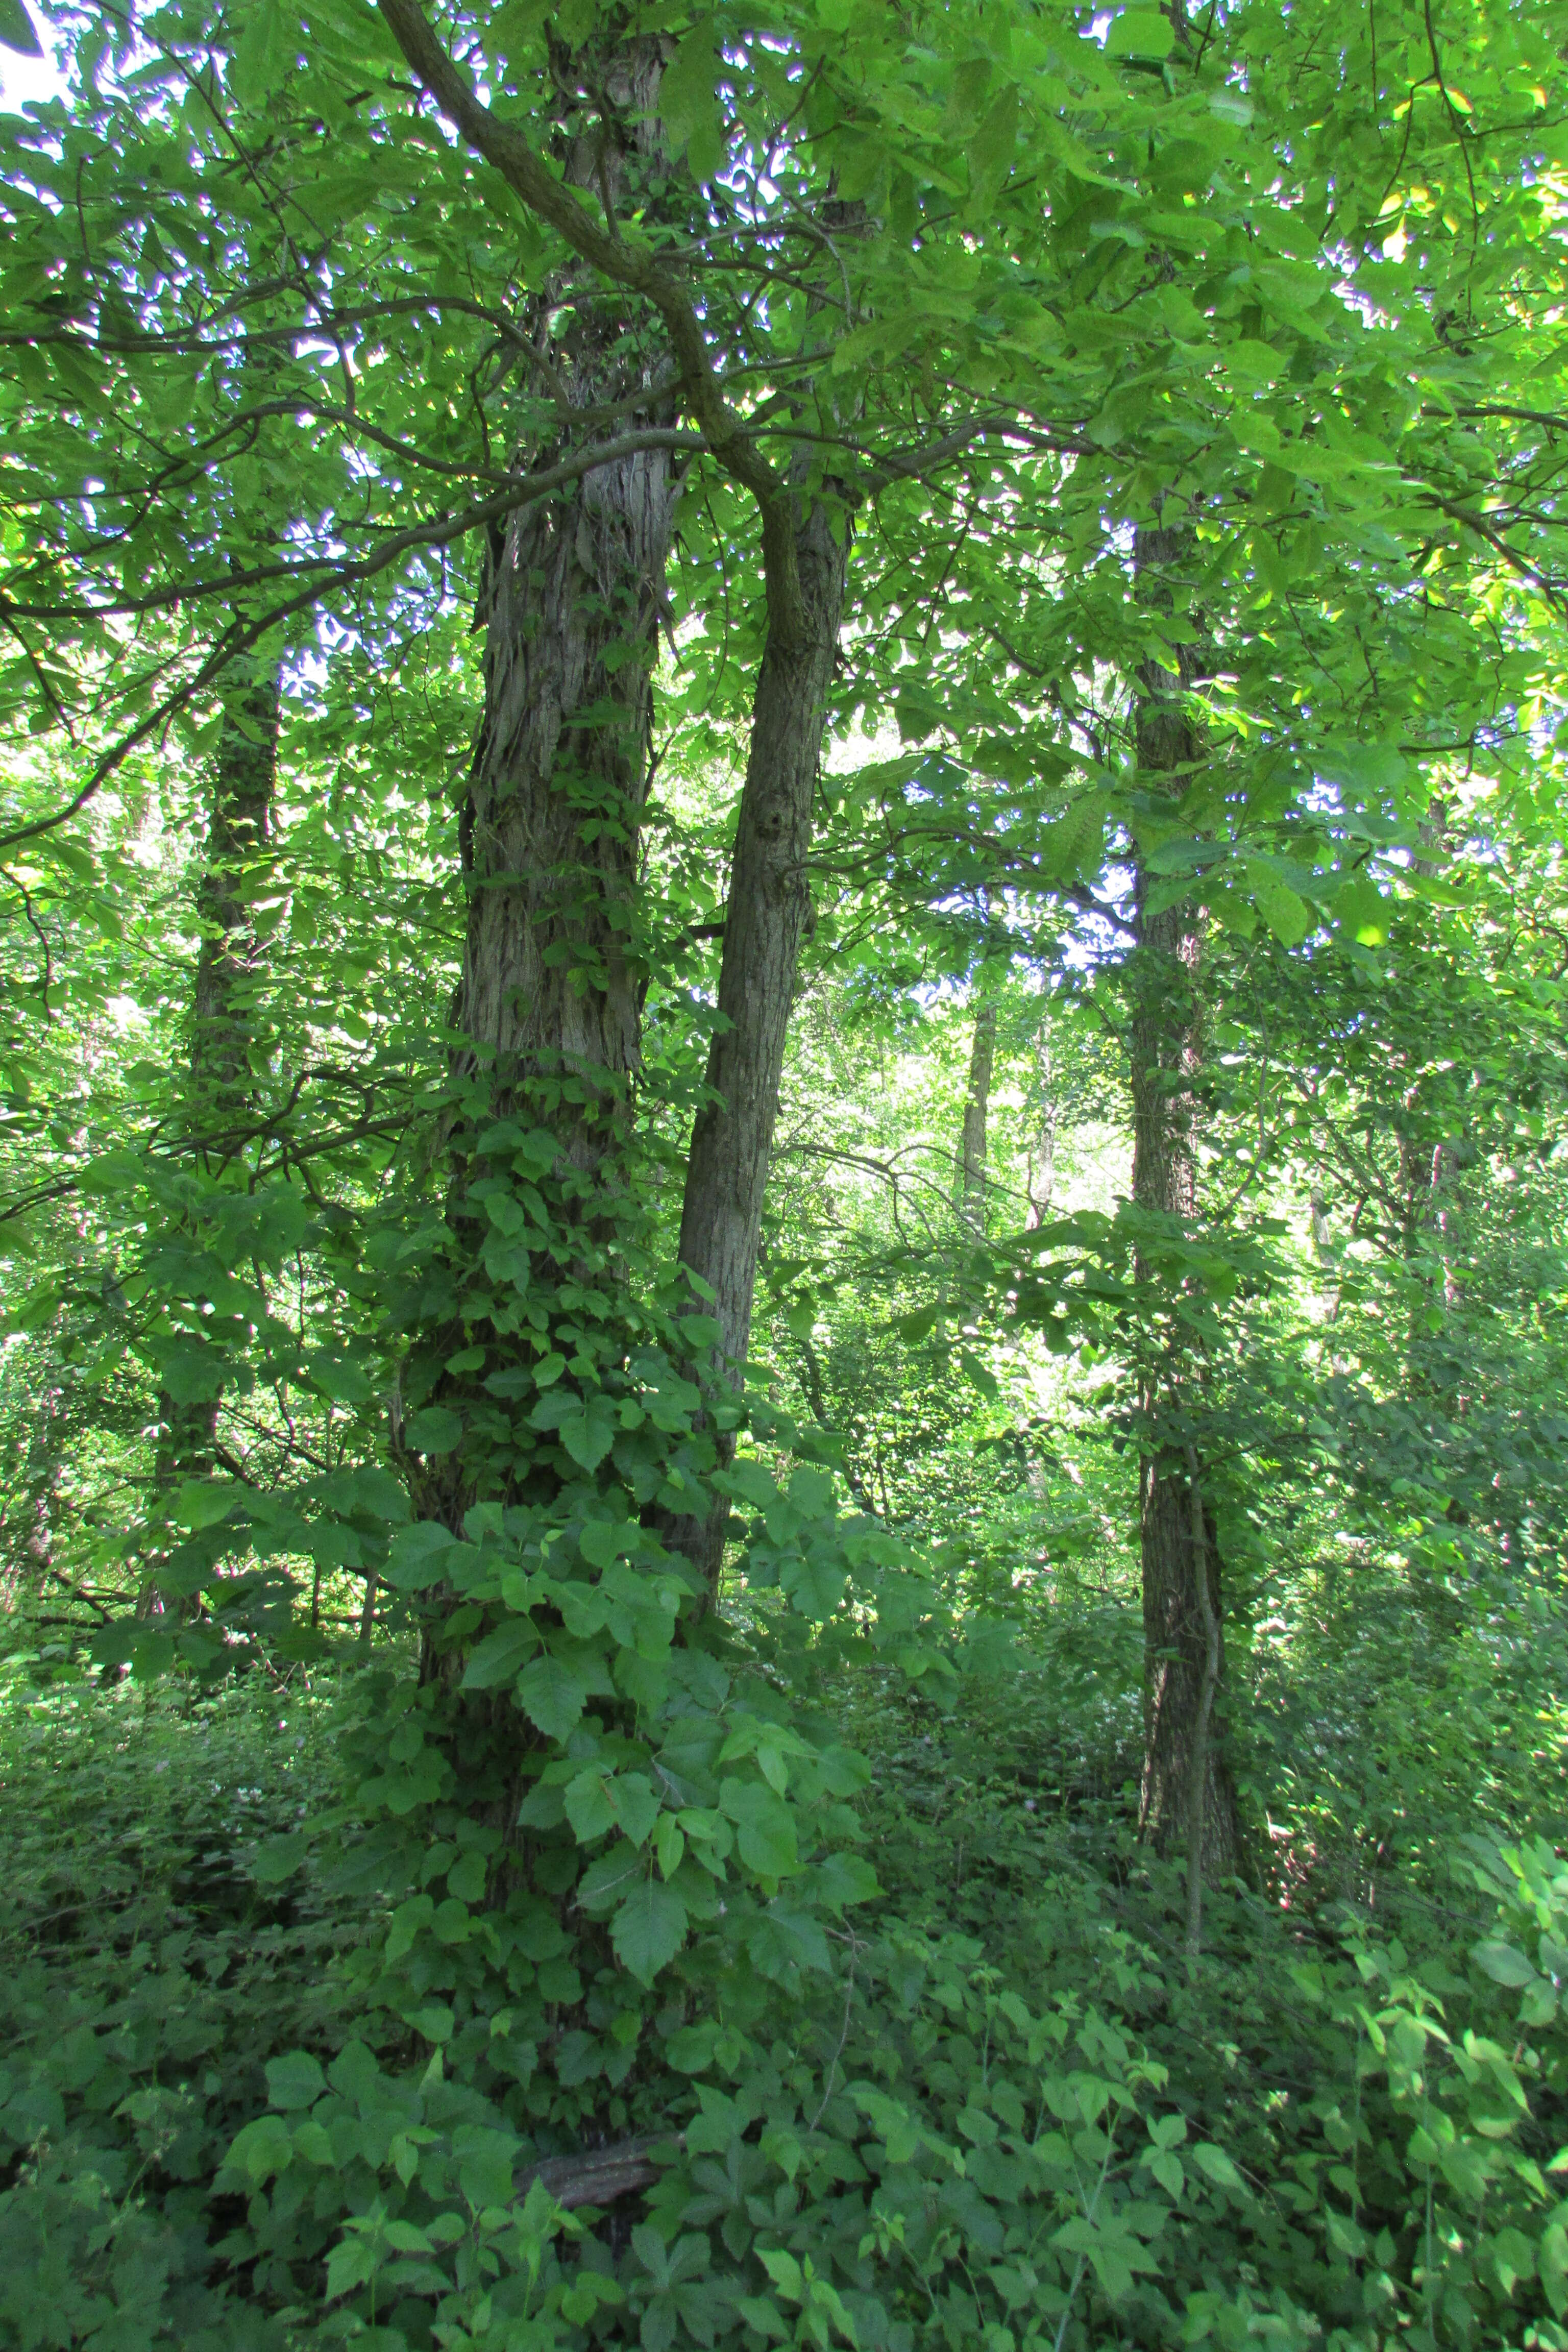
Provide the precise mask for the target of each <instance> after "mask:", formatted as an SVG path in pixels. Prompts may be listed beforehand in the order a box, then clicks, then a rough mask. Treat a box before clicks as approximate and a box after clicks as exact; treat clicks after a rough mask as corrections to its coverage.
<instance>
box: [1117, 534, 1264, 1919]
mask: <svg viewBox="0 0 1568 2352" xmlns="http://www.w3.org/2000/svg"><path fill="white" fill-rule="evenodd" d="M1192 543H1193V542H1192V539H1191V535H1190V533H1188V532H1187V531H1185V530H1164V529H1159V530H1140V531H1139V532H1138V534H1137V541H1136V549H1135V555H1134V562H1135V564H1136V567H1137V572H1138V575H1139V583H1140V589H1141V593H1142V595H1143V597H1144V599H1145V600H1146V601H1147V602H1148V603H1150V604H1154V605H1157V606H1164V607H1166V608H1168V607H1169V604H1170V601H1171V593H1170V586H1169V584H1168V583H1169V577H1170V574H1171V572H1173V569H1174V568H1175V567H1176V566H1177V565H1178V564H1179V563H1180V562H1182V560H1183V559H1184V556H1186V555H1187V554H1188V553H1189V552H1190V551H1191V548H1192ZM1198 674H1199V665H1198V660H1197V657H1196V654H1195V652H1194V649H1193V648H1191V647H1187V646H1184V647H1183V649H1182V651H1181V654H1180V656H1178V668H1177V670H1176V671H1175V672H1174V673H1173V672H1172V671H1170V670H1168V669H1165V668H1163V667H1161V666H1160V665H1159V664H1157V663H1154V662H1148V663H1145V664H1144V665H1143V666H1142V668H1141V669H1140V671H1139V675H1138V692H1139V699H1138V710H1137V751H1138V766H1139V769H1140V771H1141V772H1142V773H1143V774H1144V775H1145V776H1147V777H1148V778H1149V779H1150V782H1151V783H1152V785H1153V786H1154V788H1155V789H1157V790H1162V791H1163V792H1165V793H1168V794H1170V796H1171V797H1172V798H1173V799H1179V798H1180V797H1181V794H1182V793H1183V791H1184V786H1185V780H1186V776H1187V774H1188V773H1189V772H1191V770H1192V767H1193V765H1194V763H1195V762H1196V761H1198V760H1199V759H1200V758H1201V756H1202V745H1201V742H1200V740H1199V739H1198V736H1197V734H1196V731H1195V730H1194V727H1193V724H1192V722H1191V720H1190V719H1189V717H1188V715H1187V711H1186V708H1185V696H1186V694H1187V693H1188V691H1189V690H1190V688H1192V686H1193V685H1194V681H1195V679H1196V677H1197V676H1198ZM1151 897H1152V887H1151V884H1150V880H1149V877H1147V875H1146V874H1145V873H1144V871H1143V869H1142V866H1140V867H1139V869H1138V871H1137V875H1136V879H1135V910H1136V911H1135V918H1134V920H1135V929H1136V936H1137V944H1136V947H1135V950H1134V952H1133V955H1132V958H1131V971H1130V978H1131V988H1132V1000H1133V1001H1132V1021H1131V1075H1132V1195H1133V1199H1134V1201H1135V1202H1137V1204H1138V1206H1139V1207H1140V1208H1142V1209H1148V1210H1152V1211H1154V1212H1156V1213H1159V1214H1161V1215H1163V1216H1166V1217H1173V1218H1179V1219H1180V1220H1181V1221H1182V1222H1183V1223H1191V1222H1192V1221H1193V1219H1194V1217H1195V1216H1196V1213H1197V1135H1198V1121H1199V1108H1198V1101H1197V1096H1196V1091H1195V1087H1196V1080H1197V1077H1198V1074H1199V1072H1200V1070H1201V1068H1202V1065H1203V1001H1202V995H1201V985H1200V983H1201V967H1202V954H1203V917H1202V914H1201V912H1200V911H1199V910H1198V909H1197V908H1195V907H1194V906H1193V905H1192V904H1191V903H1190V902H1187V901H1182V902H1179V903H1178V904H1177V905H1176V906H1173V907H1165V908H1152V907H1151V905H1150V903H1149V901H1150V898H1151ZM1147 1273H1148V1269H1147V1268H1146V1267H1144V1266H1142V1265H1141V1266H1140V1267H1139V1268H1138V1275H1139V1278H1140V1279H1141V1280H1142V1279H1145V1278H1147ZM1183 1370H1184V1364H1183V1362H1182V1360H1180V1358H1179V1357H1178V1355H1177V1353H1176V1351H1175V1350H1174V1348H1173V1349H1172V1353H1171V1355H1170V1357H1169V1360H1167V1361H1166V1362H1164V1363H1163V1364H1156V1365H1154V1366H1153V1367H1152V1368H1151V1370H1150V1372H1149V1374H1148V1375H1147V1380H1146V1386H1145V1391H1144V1396H1143V1407H1144V1411H1145V1413H1146V1414H1147V1415H1148V1416H1149V1417H1150V1418H1151V1419H1153V1418H1154V1417H1156V1416H1157V1415H1159V1414H1160V1413H1161V1412H1163V1409H1164V1407H1165V1405H1166V1403H1167V1402H1168V1401H1169V1398H1170V1396H1171V1393H1172V1391H1173V1390H1174V1389H1175V1388H1176V1387H1177V1386H1178V1385H1179V1384H1180V1381H1181V1378H1182V1373H1183ZM1192 1465H1193V1466H1192V1467H1191V1468H1190V1469H1189V1467H1188V1465H1187V1462H1186V1461H1185V1460H1184V1456H1183V1454H1182V1453H1180V1452H1178V1451H1177V1450H1176V1448H1175V1447H1174V1446H1170V1445H1167V1446H1165V1447H1163V1448H1162V1449H1161V1451H1160V1452H1158V1453H1157V1454H1152V1455H1145V1456H1144V1458H1143V1460H1142V1464H1141V1465H1140V1472H1139V1533H1140V1545H1141V1550H1142V1581H1143V1660H1144V1663H1143V1734H1144V1737H1143V1780H1142V1801H1141V1808H1140V1811H1141V1821H1140V1828H1141V1833H1142V1835H1143V1836H1144V1837H1146V1838H1147V1839H1149V1840H1150V1841H1151V1842H1152V1843H1153V1844H1154V1845H1155V1846H1156V1847H1157V1848H1159V1849H1160V1850H1161V1851H1169V1850H1170V1849H1171V1848H1173V1847H1174V1846H1177V1845H1178V1844H1179V1843H1182V1842H1184V1841H1185V1842H1188V1843H1190V1841H1191V1836H1192V1824H1193V1823H1194V1822H1195V1821H1200V1820H1201V1822H1202V1824H1203V1853H1202V1857H1201V1861H1202V1875H1203V1876H1204V1877H1205V1878H1206V1879H1208V1880H1209V1881H1211V1882H1212V1881H1214V1880H1215V1879H1218V1878H1223V1877H1225V1876H1226V1874H1229V1873H1231V1872H1233V1871H1234V1870H1235V1869H1236V1866H1237V1856H1238V1853H1239V1835H1238V1829H1237V1810H1236V1791H1235V1787H1234V1784H1233V1782H1232V1780H1231V1776H1230V1773H1229V1770H1228V1768H1227V1766H1226V1761H1225V1757H1224V1754H1223V1750H1222V1748H1221V1747H1220V1744H1219V1742H1218V1740H1217V1738H1211V1737H1210V1729H1211V1724H1210V1719H1209V1708H1210V1707H1211V1706H1215V1705H1216V1704H1217V1701H1216V1693H1220V1694H1222V1693H1223V1688H1224V1650H1223V1639H1221V1641H1220V1644H1219V1651H1220V1654H1219V1663H1218V1664H1217V1666H1216V1665H1215V1661H1214V1657H1213V1651H1212V1646H1211V1626H1210V1619H1211V1614H1212V1621H1213V1627H1214V1628H1217V1629H1219V1632H1220V1633H1221V1635H1222V1636H1223V1628H1224V1622H1225V1619H1224V1606H1223V1596H1222V1593H1221V1589H1220V1572H1219V1571H1220V1555H1219V1545H1218V1540H1217V1532H1216V1529H1215V1524H1214V1518H1213V1515H1212V1513H1211V1512H1209V1511H1207V1510H1206V1509H1204V1510H1203V1513H1202V1519H1201V1522H1200V1520H1199V1518H1198V1516H1197V1511H1198V1509H1199V1508H1201V1502H1200V1501H1199V1498H1198V1497H1196V1496H1194V1479H1195V1478H1196V1477H1197V1475H1198V1473H1199V1466H1200V1465H1198V1463H1197V1458H1196V1456H1195V1454H1194V1456H1193V1457H1192ZM1199 1524H1201V1525H1202V1526H1203V1528H1204V1529H1205V1535H1206V1538H1207V1539H1206V1541H1205V1543H1204V1544H1202V1545H1201V1546H1200V1545H1199V1544H1198V1543H1197V1541H1196V1540H1195V1536H1196V1530H1197V1527H1198V1526H1199ZM1200 1579H1203V1580H1205V1581H1203V1582H1200ZM1205 1604H1206V1605H1205ZM1205 1692H1206V1694H1207V1696H1206V1697H1205ZM1212 1728H1213V1730H1214V1731H1215V1733H1217V1732H1218V1731H1219V1729H1220V1725H1219V1722H1218V1720H1217V1716H1216V1717H1215V1719H1214V1720H1213V1725H1212ZM1200 1775H1201V1783H1200V1780H1199V1776H1200Z"/></svg>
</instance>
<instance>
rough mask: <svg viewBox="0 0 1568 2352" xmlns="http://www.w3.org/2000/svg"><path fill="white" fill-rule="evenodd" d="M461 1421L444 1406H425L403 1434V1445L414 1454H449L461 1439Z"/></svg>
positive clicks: (458, 1414)
mask: <svg viewBox="0 0 1568 2352" xmlns="http://www.w3.org/2000/svg"><path fill="white" fill-rule="evenodd" d="M462 1434H463V1420H462V1415H461V1414H460V1413H456V1412H452V1410H451V1408H450V1407H449V1406H447V1405H444V1404H427V1405H426V1408H425V1410H424V1412H416V1414H415V1415H414V1417H413V1419H412V1420H411V1421H410V1422H409V1423H408V1425H407V1427H406V1429H405V1432H404V1443H405V1444H406V1445H408V1446H410V1447H411V1448H412V1450H413V1451H414V1452H415V1453H416V1454H450V1453H451V1452H452V1450H453V1448H454V1447H455V1446H457V1445H458V1444H459V1443H460V1442H461V1439H462Z"/></svg>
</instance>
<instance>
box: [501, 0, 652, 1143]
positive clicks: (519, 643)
mask: <svg viewBox="0 0 1568 2352" xmlns="http://www.w3.org/2000/svg"><path fill="white" fill-rule="evenodd" d="M555 63H556V71H557V78H558V80H559V82H560V84H561V87H562V91H563V112H564V117H565V120H564V123H563V139H562V148H563V159H564V161H565V163H566V177H567V179H568V181H569V182H570V183H571V184H574V185H576V186H591V187H593V188H595V190H596V191H597V192H598V193H599V194H601V195H602V197H603V198H604V200H605V202H606V203H607V204H609V205H611V206H612V207H615V206H616V205H619V204H620V203H622V202H624V201H626V195H627V187H628V177H629V175H630V174H631V173H633V172H634V171H635V169H636V167H637V164H638V163H639V162H641V161H646V159H647V153H648V152H651V149H652V144H653V141H654V137H655V133H654V130H653V128H652V126H651V124H650V122H649V121H648V119H647V118H648V115H649V112H650V110H651V108H652V105H653V101H654V99H655V96H656V94H657V91H658V79H659V74H660V71H661V57H660V49H659V45H658V41H657V40H649V41H636V42H626V43H624V44H622V45H620V46H619V47H616V49H615V50H614V51H612V52H611V53H610V55H609V56H608V57H607V58H601V59H596V60H595V59H584V58H568V57H566V56H564V55H563V54H561V53H557V56H556V59H555ZM568 290H571V291H572V292H573V299H572V301H571V303H570V304H569V305H566V304H564V302H563V297H564V296H565V294H566V293H567V291H568ZM557 300H560V301H562V302H563V309H564V323H563V328H562V331H561V332H560V333H559V335H558V336H557V337H556V339H555V340H554V341H553V343H552V346H551V352H550V357H551V361H552V383H553V385H554V387H555V388H556V394H557V398H558V400H559V399H560V398H561V397H562V396H563V395H564V396H565V398H566V400H567V402H568V403H569V404H570V406H571V407H572V408H574V409H579V410H593V409H597V408H601V407H605V406H607V405H610V404H616V403H624V402H626V401H627V400H628V398H629V397H631V396H632V395H635V394H637V392H638V391H639V390H641V389H645V388H647V386H648V385H649V384H650V383H651V382H652V379H653V375H654V373H656V361H655V359H654V358H653V357H651V356H650V355H648V354H647V353H646V352H644V351H643V350H642V349H641V348H640V345H639V343H638V341H637V338H636V337H635V336H634V334H633V333H632V332H631V331H630V326H631V322H630V321H629V320H628V318H627V316H626V299H625V297H623V296H621V295H619V294H617V293H615V292H604V291H596V290H594V289H560V294H559V295H558V297H557ZM541 329H542V322H541ZM625 414H626V411H624V410H623V416H624V415H625ZM646 415H647V417H648V418H650V419H651V418H652V417H653V415H654V405H653V404H652V403H651V402H650V404H649V406H648V409H647V412H646ZM660 421H668V419H661V420H660ZM613 429H614V428H613V427H606V428H605V437H608V435H609V433H610V432H611V431H613ZM572 446H574V448H575V447H579V446H581V443H580V440H579V439H577V438H576V437H575V436H574V438H573V443H572ZM560 454H563V452H562V451H561V450H552V449H543V448H541V449H537V450H531V452H530V457H531V460H532V462H534V463H536V464H538V465H541V466H548V465H549V464H550V463H551V462H552V459H553V458H554V457H557V456H559V455H560ZM675 490H676V484H675V478H674V473H673V469H672V462H671V458H670V457H669V454H668V451H665V450H647V451H644V452H642V453H639V454H638V455H637V456H634V457H623V458H620V459H618V460H617V461H616V462H615V463H613V464H610V465H605V466H602V467H596V468H595V470H594V471H593V472H591V473H589V474H586V475H584V477H583V478H582V479H581V480H580V481H579V482H578V483H577V484H576V485H574V488H571V489H569V490H564V491H563V492H562V493H561V495H560V496H559V497H557V498H554V499H549V500H543V501H540V502H538V503H536V504H534V505H531V506H527V507H523V508H521V509H520V510H519V511H518V513H517V514H516V515H515V516H514V517H513V518H512V520H511V521H510V523H509V525H508V526H507V529H506V530H505V532H504V534H500V535H498V537H497V538H496V540H495V541H493V542H492V544H491V547H490V551H489V563H488V566H487V572H486V578H485V583H484V586H483V589H482V592H481V595H480V602H479V618H480V620H481V622H482V623H483V625H484V630H485V658H484V677H485V702H484V717H483V720H482V724H481V726H480V730H479V740H478V743H477V745H476V748H475V752H474V760H473V767H472V771H471V773H470V776H469V782H468V804H467V807H466V809H465V811H464V815H463V826H462V845H463V866H464V874H465V879H466V882H467V886H468V931H467V938H466V941H465V945H464V953H463V971H462V980H461V983H460V986H459V989H458V1003H457V1006H456V1010H455V1015H454V1025H455V1026H456V1027H457V1028H458V1029H459V1030H461V1032H462V1033H463V1034H464V1036H465V1038H467V1039H468V1041H470V1042H469V1043H468V1045H466V1046H465V1047H464V1048H463V1049H462V1050H461V1051H460V1052H459V1053H458V1055H456V1057H455V1070H456V1074H457V1075H458V1076H466V1075H468V1073H469V1072H471V1071H472V1070H474V1069H475V1068H476V1067H478V1066H479V1064H480V1062H481V1061H483V1062H484V1063H485V1065H486V1066H489V1068H491V1069H492V1071H493V1073H494V1076H495V1080H496V1084H497V1088H498V1092H499V1094H500V1097H501V1098H502V1099H504V1097H505V1095H506V1092H507V1090H508V1088H509V1087H511V1086H513V1085H515V1084H516V1083H517V1082H518V1081H519V1080H520V1079H523V1078H540V1077H546V1078H548V1077H552V1076H560V1077H561V1078H562V1079H563V1081H567V1082H573V1081H575V1082H578V1083H568V1084H567V1085H566V1087H565V1092H564V1095H563V1099H562V1103H561V1110H560V1131H561V1134H562V1139H563V1146H564V1148H565V1149H566V1150H568V1151H569V1152H570V1154H571V1156H572V1157H573V1158H574V1159H575V1160H578V1161H579V1162H580V1163H582V1164H584V1165H587V1164H591V1162H592V1160H593V1159H594V1158H595V1154H596V1150H597V1149H598V1143H597V1140H596V1139H597V1138H599V1137H600V1136H601V1135H602V1131H603V1125H604V1121H605V1118H606V1117H608V1118H611V1119H612V1121H613V1118H614V1115H615V1107H616V1103H617V1101H618V1100H619V1099H621V1098H622V1097H624V1090H625V1081H626V1079H627V1078H628V1077H629V1076H630V1075H631V1073H632V1072H633V1071H634V1070H635V1069H636V1067H637V1052H638V1035H639V1018H638V983H637V974H636V973H635V971H633V969H632V967H631V964H630V961H629V960H628V954H627V950H628V947H629V945H630V930H631V921H632V901H633V893H634V887H635V882H636V876H637V840H638V826H639V823H640V819H641V814H642V807H643V802H644V799H645V796H646V793H647V781H648V772H649V758H650V741H651V733H652V724H653V688H652V678H651V673H652V670H653V667H654V661H655V657H656V655H657V650H658V646H657V633H658V620H659V615H660V614H661V612H662V611H663V609H664V601H665V588H664V579H665V569H666V565H667V563H668V555H669V543H670V533H671V530H672V527H673V520H674V507H675ZM492 1056H493V1059H492V1058H491V1057H492Z"/></svg>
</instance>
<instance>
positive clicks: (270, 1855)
mask: <svg viewBox="0 0 1568 2352" xmlns="http://www.w3.org/2000/svg"><path fill="white" fill-rule="evenodd" d="M308 1853H310V1839H309V1838H308V1837H307V1836H306V1834H305V1832H304V1831H303V1830H293V1831H291V1832H289V1835H288V1836H287V1837H275V1838H268V1839H267V1841H266V1842H265V1843H264V1844H262V1845H260V1846H258V1848H257V1850H256V1853H255V1854H254V1855H253V1857H252V1859H251V1864H250V1874H251V1876H252V1878H254V1879H255V1881H256V1883H257V1885H258V1886H281V1885H282V1884H283V1882H284V1880H285V1879H286V1878H292V1877H293V1875H294V1873H295V1872H296V1871H297V1870H298V1869H299V1867H300V1864H301V1863H302V1862H303V1861H304V1860H305V1857H306V1855H307V1854H308Z"/></svg>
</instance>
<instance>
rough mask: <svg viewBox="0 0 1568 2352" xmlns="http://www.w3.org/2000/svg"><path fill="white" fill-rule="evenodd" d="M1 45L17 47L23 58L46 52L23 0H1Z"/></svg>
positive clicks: (19, 55) (19, 54)
mask: <svg viewBox="0 0 1568 2352" xmlns="http://www.w3.org/2000/svg"><path fill="white" fill-rule="evenodd" d="M0 47H5V48H7V49H15V50H16V54H17V56H18V57H21V58H41V57H42V56H43V54H44V52H43V48H42V46H41V44H40V42H39V40H38V37H37V33H35V32H34V30H33V20H32V18H31V17H30V16H28V14H27V12H26V9H25V8H24V7H23V5H22V0H0Z"/></svg>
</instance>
